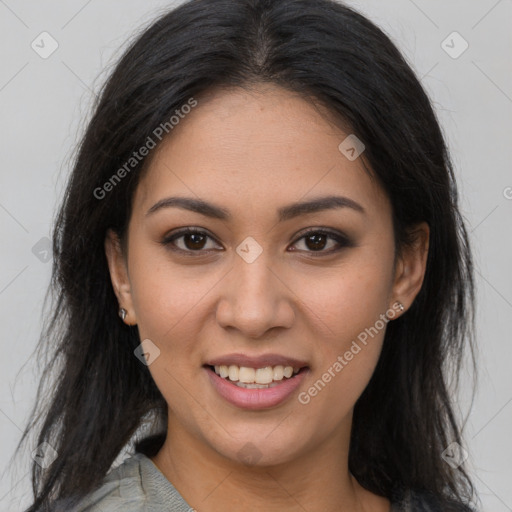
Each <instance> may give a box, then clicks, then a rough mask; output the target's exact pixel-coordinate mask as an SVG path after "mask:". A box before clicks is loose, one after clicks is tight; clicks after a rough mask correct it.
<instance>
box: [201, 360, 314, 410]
mask: <svg viewBox="0 0 512 512" xmlns="http://www.w3.org/2000/svg"><path fill="white" fill-rule="evenodd" d="M205 369H206V372H207V373H208V377H209V378H210V381H211V383H212V384H213V387H214V388H215V389H216V390H217V392H218V393H219V395H220V396H221V397H222V398H224V399H225V400H227V401H228V402H229V403H231V404H233V405H236V406H237V407H240V408H242V409H251V410H258V409H267V408H269V407H275V406H276V405H280V404H281V403H283V402H284V401H285V400H286V399H287V398H289V397H290V396H291V395H292V393H293V392H294V391H295V390H296V389H297V388H298V387H299V386H300V385H301V383H302V381H303V380H304V378H305V376H306V374H307V373H308V369H307V368H305V369H302V370H301V371H300V372H299V373H297V374H296V375H295V377H292V378H290V379H283V380H282V381H281V384H278V385H277V386H274V387H272V388H259V389H248V388H240V387H238V386H237V385H236V384H234V383H233V382H231V381H230V380H228V379H224V378H222V377H220V376H219V375H217V374H216V373H215V372H214V371H213V370H212V369H210V368H209V367H206V368H205Z"/></svg>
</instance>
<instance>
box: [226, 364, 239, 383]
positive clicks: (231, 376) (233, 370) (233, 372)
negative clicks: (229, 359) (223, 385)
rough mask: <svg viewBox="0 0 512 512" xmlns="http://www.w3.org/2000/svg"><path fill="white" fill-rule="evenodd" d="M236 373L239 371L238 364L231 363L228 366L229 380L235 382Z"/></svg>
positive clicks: (236, 378)
mask: <svg viewBox="0 0 512 512" xmlns="http://www.w3.org/2000/svg"><path fill="white" fill-rule="evenodd" d="M238 373H239V369H238V366H235V365H234V364H232V365H231V366H230V367H229V368H228V377H229V380H232V381H233V382H236V381H237V380H239V379H238Z"/></svg>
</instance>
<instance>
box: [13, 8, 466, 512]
mask: <svg viewBox="0 0 512 512" xmlns="http://www.w3.org/2000/svg"><path fill="white" fill-rule="evenodd" d="M258 83H273V84H277V85H280V86H282V87H284V88H286V89H288V90H290V91H293V92H295V93H299V94H301V95H303V97H305V98H314V99H315V101H317V102H319V103H322V104H323V105H324V106H326V107H327V108H328V110H329V111H330V112H331V113H332V114H333V115H334V116H336V117H337V118H338V119H339V120H340V122H343V123H344V124H345V125H346V126H350V129H351V132H352V133H354V134H355V135H357V137H358V138H359V139H360V140H361V141H363V143H364V144H365V147H366V151H365V156H366V159H367V161H368V162H369V163H370V166H371V172H372V174H373V176H375V177H376V178H377V179H378V181H379V183H380V184H381V186H382V188H383V190H384V191H385V193H386V194H387V195H388V197H389V199H390V201H391V204H392V214H393V226H394V234H395V239H396V242H397V248H398V249H400V247H403V246H404V244H406V243H407V240H408V239H407V232H408V231H407V228H408V227H409V226H412V225H414V224H416V223H418V222H421V221H426V222H427V223H428V224H429V226H430V248H429V254H428V261H427V268H426V274H425V278H424V282H423V285H422V288H421V290H420V292H419V294H418V296H417V297H416V299H415V301H414V302H413V304H412V306H411V307H410V309H409V310H408V311H407V312H406V313H405V314H404V315H403V316H401V317H400V318H398V319H396V320H394V321H393V322H390V323H389V325H388V327H387V331H386V334H385V339H384V345H383V349H382V353H381V357H380V360H379V362H378V364H377V367H376V369H375V372H374V374H373V376H372V378H371V380H370V382H369V384H368V386H367V388H366V389H365V391H364V392H363V394H362V395H361V397H360V398H359V400H358V401H357V403H356V405H355V410H354V416H353V429H352V432H353V433H352V438H351V441H350V455H349V469H350V471H351V473H352V474H353V475H354V476H355V477H356V479H357V480H358V481H359V482H360V484H361V485H363V486H364V487H365V488H367V489H369V490H370V491H372V492H373V493H376V494H379V495H382V496H386V497H388V498H390V497H391V496H392V495H393V492H395V491H396V489H397V488H404V489H405V488H410V489H417V490H422V491H424V492H427V493H430V494H432V495H435V496H437V497H438V498H439V500H441V501H443V500H444V502H448V501H449V500H452V501H454V502H458V503H466V504H469V503H470V502H471V500H472V499H473V496H474V488H473V485H472V483H471V480H470V478H469V476H468V474H467V472H466V471H465V470H464V465H461V466H459V467H457V468H456V469H454V468H452V467H451V466H450V465H449V464H447V463H446V462H445V461H444V460H443V458H442V457H441V454H442V452H443V450H445V448H446V447H447V446H448V445H449V444H450V443H452V442H457V443H459V444H460V445H464V443H463V441H462V439H461V436H462V428H461V426H460V425H459V421H460V420H459V419H458V418H457V416H456V414H455V412H454V403H453V401H452V400H453V396H455V395H454V393H455V391H456V389H457V388H458V387H457V384H458V382H459V374H460V368H461V366H462V365H461V363H462V361H463V354H464V353H465V349H467V348H470V355H471V356H472V359H471V360H472V362H473V370H474V372H475V373H476V364H475V356H474V354H475V345H474V334H473V333H474V302H475V298H474V281H473V267H472V257H471V251H470V247H469V245H468V236H467V232H466V229H465V227H464V221H463V219H462V218H461V215H460V213H459V209H458V197H457V188H456V183H455V178H454V172H453V169H452V164H451V161H450V157H449V154H448V150H447V146H446V144H445V140H444V138H443V135H442V132H441V129H440V126H439V123H438V121H437V119H436V115H435V113H434V111H433V108H432V106H431V102H430V100H429V98H428V96H427V94H426V93H425V91H424V89H423V88H422V86H421V84H420V82H419V80H418V79H417V78H416V76H415V74H414V73H413V71H412V70H411V67H410V65H409V64H408V63H407V62H406V61H405V59H404V58H403V56H402V55H401V54H400V52H399V51H398V49H397V48H396V46H395V45H394V44H393V43H392V41H391V40H390V38H389V37H388V36H387V35H385V34H384V33H383V31H382V30H380V29H379V28H378V27H376V26H375V25H374V24H373V23H372V22H370V21H369V20H368V19H366V18H365V17H363V16H362V15H360V14H359V13H357V12H356V11H354V10H352V9H351V8H349V7H347V6H345V5H343V4H341V3H338V2H335V1H332V0H191V1H187V2H185V3H183V4H181V5H180V6H179V7H177V8H175V9H174V10H172V11H170V12H168V13H166V14H165V15H162V16H160V17H159V18H158V19H157V20H156V21H155V22H154V23H152V24H151V25H150V26H149V27H148V28H147V29H146V30H144V31H143V32H142V33H141V34H140V35H139V36H137V38H136V39H135V40H134V42H133V43H131V44H130V46H129V48H128V49H127V50H126V51H125V53H124V55H123V56H122V57H121V59H120V60H119V62H118V63H117V65H116V67H115V69H114V70H113V72H112V73H111V75H110V77H109V79H108V80H107V81H106V83H105V84H104V86H103V88H102V89H101V91H100V94H99V96H98V99H97V101H96V103H95V104H94V107H93V115H92V118H91V120H90V122H89V123H88V126H87V128H86V131H85V134H84V136H83V138H82V140H81V142H80V144H79V146H78V148H77V153H76V158H75V160H74V167H73V170H72V172H71V175H70V177H69V182H68V186H67V189H66V192H65V196H64V198H63V202H62V205H61V207H60V210H59V211H58V215H57V217H56V220H55V227H54V232H53V257H54V259H53V262H54V263H53V274H52V282H51V287H50V294H49V295H48V298H51V300H49V301H47V302H46V303H45V304H46V306H47V310H48V312H49V313H48V322H47V325H46V326H45V329H44V332H43V334H42V336H41V340H40V343H39V345H38V347H37V353H38V356H39V357H40V360H41V361H44V372H43V377H42V379H41V384H40V387H39V389H38V395H37V400H36V405H35V406H34V409H33V411H32V414H31V417H30V421H29V423H28V425H27V427H26V430H25V432H24V434H23V437H22V439H21V441H20V444H19V445H18V449H19V447H20V446H21V444H22V443H23V441H24V440H26V439H28V434H29V432H31V431H34V430H36V432H37V436H38V437H37V441H36V443H35V444H34V446H39V445H41V444H43V443H45V442H46V443H48V444H49V445H51V447H53V449H54V450H55V451H56V452H57V458H56V459H55V460H54V461H53V463H52V464H51V465H50V466H49V467H47V468H46V469H43V468H42V467H41V466H40V465H39V464H38V463H36V462H34V463H33V465H32V484H33V492H34V501H33V504H32V506H31V507H30V508H29V509H28V510H27V512H35V511H36V510H50V506H51V504H52V503H54V502H55V500H57V499H60V500H63V499H67V498H68V497H72V496H81V495H85V494H86V493H88V492H90V491H92V490H93V489H94V488H95V487H97V486H98V485H99V484H100V482H101V480H102V479H103V477H104V476H105V474H106V473H107V471H108V470H109V468H110V467H111V465H112V464H113V462H114V461H115V459H116V457H118V455H119V454H120V453H121V451H122V450H123V449H124V448H126V447H127V446H131V443H134V442H135V441H137V443H138V444H136V448H137V449H138V450H141V451H145V453H147V454H150V455H151V454H154V453H156V452H157V451H158V449H159V448H160V446H161V445H162V443H163V442H164V440H165V428H166V424H167V417H166V414H167V406H166V403H165V400H164V398H163V396H162V395H161V393H160V391H159V390H158V389H157V387H156V385H155V383H154V381H153V379H152V377H151V375H150V373H149V371H148V369H147V367H146V366H144V365H143V364H141V363H140V361H139V360H138V359H137V358H136V357H135V356H134V353H133V352H134V349H135V348H136V347H137V346H138V345H139V344H140V339H139V335H138V331H137V328H136V327H128V326H126V325H124V324H123V323H122V322H120V321H119V318H118V312H117V309H118V303H117V300H116V297H115V294H114V292H113V289H112V285H111V281H110V276H109V270H108V266H107V261H106V257H105V253H104V239H105V235H106V232H107V229H109V228H112V229H113V230H115V231H116V232H117V233H118V234H119V236H120V237H121V238H122V239H124V236H125V234H126V230H127V225H128V220H129V217H130V212H131V206H132V198H133V195H134V191H135V189H136V187H137V183H138V182H139V180H140V177H141V174H142V172H143V171H144V169H146V168H147V163H148V160H147V158H144V159H142V160H141V161H140V163H138V164H137V165H134V166H133V167H130V169H129V172H126V173H125V174H124V175H123V177H122V179H120V180H119V181H116V182H115V183H114V184H113V185H112V186H111V187H108V188H109V190H108V193H105V194H103V193H102V192H98V190H99V189H101V190H103V191H105V187H104V184H105V183H107V182H109V180H111V179H112V176H113V175H114V174H115V173H116V172H117V171H118V169H120V168H122V166H123V165H125V164H126V162H128V161H129V159H130V158H131V157H132V155H133V153H134V152H135V151H138V150H139V149H140V148H141V147H142V146H143V145H144V144H145V143H146V141H147V140H148V137H151V136H152V137H153V139H154V138H155V135H154V131H155V129H156V128H157V127H158V126H160V125H162V123H166V122H168V121H169V119H170V117H171V116H172V115H173V114H174V113H175V111H176V110H179V109H180V108H182V106H183V105H185V104H187V102H189V100H190V98H196V99H197V100H198V101H199V104H200V98H201V95H202V94H203V93H205V92H206V91H208V90H210V89H212V88H213V87H217V86H237V87H250V86H251V85H253V84H258ZM198 108H200V107H198ZM171 136H172V134H171ZM125 170H126V168H125ZM110 183H112V182H110ZM99 196H103V197H99ZM454 383H455V385H456V386H455V387H454V388H453V389H452V388H451V387H450V385H451V384H454ZM143 425H145V426H147V427H148V428H147V432H146V433H150V434H158V435H156V436H153V437H149V440H148V439H145V438H144V437H143V436H141V435H140V432H141V426H143ZM143 439H144V440H143ZM141 440H142V441H141ZM443 510H447V508H444V509H443Z"/></svg>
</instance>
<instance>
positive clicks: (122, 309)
mask: <svg viewBox="0 0 512 512" xmlns="http://www.w3.org/2000/svg"><path fill="white" fill-rule="evenodd" d="M119 316H120V317H121V318H122V320H123V322H124V319H125V318H126V309H124V308H119Z"/></svg>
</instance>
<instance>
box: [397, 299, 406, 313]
mask: <svg viewBox="0 0 512 512" xmlns="http://www.w3.org/2000/svg"><path fill="white" fill-rule="evenodd" d="M396 304H398V307H399V308H400V312H401V313H403V311H404V309H405V307H404V305H403V304H402V303H401V302H398V301H397V302H396Z"/></svg>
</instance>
